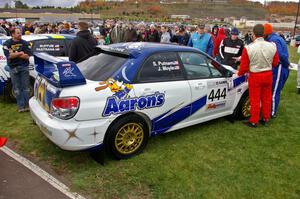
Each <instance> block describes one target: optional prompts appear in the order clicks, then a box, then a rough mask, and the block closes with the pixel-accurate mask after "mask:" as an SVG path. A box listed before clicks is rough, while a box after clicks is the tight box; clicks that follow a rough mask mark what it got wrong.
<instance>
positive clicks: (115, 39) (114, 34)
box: [110, 24, 124, 44]
mask: <svg viewBox="0 0 300 199" xmlns="http://www.w3.org/2000/svg"><path fill="white" fill-rule="evenodd" d="M123 38H124V30H123V28H122V25H121V24H116V25H115V27H113V29H112V30H111V32H110V39H111V43H113V44H115V43H120V42H123Z"/></svg>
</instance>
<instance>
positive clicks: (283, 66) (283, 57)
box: [264, 23, 290, 117]
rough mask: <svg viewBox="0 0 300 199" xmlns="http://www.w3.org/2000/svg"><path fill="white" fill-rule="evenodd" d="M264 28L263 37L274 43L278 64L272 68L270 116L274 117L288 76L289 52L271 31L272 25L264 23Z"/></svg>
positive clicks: (280, 39) (280, 38) (282, 41)
mask: <svg viewBox="0 0 300 199" xmlns="http://www.w3.org/2000/svg"><path fill="white" fill-rule="evenodd" d="M264 28H265V39H266V41H269V42H273V43H275V44H276V47H277V51H278V55H279V64H278V67H274V68H273V86H272V88H273V94H272V117H276V114H277V110H278V106H279V101H280V93H281V90H282V89H283V87H284V84H285V82H286V80H287V79H288V77H289V73H290V71H289V65H290V62H289V52H288V49H287V46H286V43H285V41H284V39H282V37H280V36H279V35H277V34H276V33H274V32H273V28H272V25H271V24H269V23H267V24H265V25H264Z"/></svg>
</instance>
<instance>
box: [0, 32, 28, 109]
mask: <svg viewBox="0 0 300 199" xmlns="http://www.w3.org/2000/svg"><path fill="white" fill-rule="evenodd" d="M11 35H12V38H11V39H8V40H6V41H5V42H4V44H3V52H4V54H5V57H6V59H7V65H8V66H9V74H10V78H11V82H12V86H13V91H14V94H15V95H16V99H17V106H18V111H19V113H21V112H25V111H29V109H28V101H29V97H30V88H29V68H28V66H29V57H30V56H32V51H31V49H30V45H29V43H28V42H27V41H25V40H23V39H22V32H21V30H20V29H18V28H15V29H12V31H11Z"/></svg>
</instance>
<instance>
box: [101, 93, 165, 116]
mask: <svg viewBox="0 0 300 199" xmlns="http://www.w3.org/2000/svg"><path fill="white" fill-rule="evenodd" d="M164 102H165V94H163V93H159V92H156V93H155V94H153V95H147V96H140V97H136V98H125V99H121V100H119V99H118V98H117V97H116V96H112V97H109V98H107V101H106V105H105V108H104V111H103V113H102V115H103V117H107V116H110V115H111V114H121V113H125V112H128V111H135V110H136V109H139V110H143V109H149V108H154V107H160V106H162V105H163V104H164Z"/></svg>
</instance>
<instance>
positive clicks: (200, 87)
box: [195, 83, 205, 90]
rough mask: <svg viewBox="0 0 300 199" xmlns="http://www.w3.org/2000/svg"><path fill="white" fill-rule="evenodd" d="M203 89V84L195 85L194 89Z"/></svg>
mask: <svg viewBox="0 0 300 199" xmlns="http://www.w3.org/2000/svg"><path fill="white" fill-rule="evenodd" d="M204 88H205V85H204V84H203V83H197V84H196V85H195V89H198V90H199V89H204Z"/></svg>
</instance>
